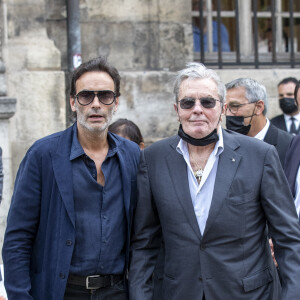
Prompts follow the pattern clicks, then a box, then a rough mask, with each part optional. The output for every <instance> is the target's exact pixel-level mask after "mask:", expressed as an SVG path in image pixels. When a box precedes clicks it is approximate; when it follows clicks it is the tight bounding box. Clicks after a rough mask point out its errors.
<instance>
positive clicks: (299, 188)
mask: <svg viewBox="0 0 300 300" xmlns="http://www.w3.org/2000/svg"><path fill="white" fill-rule="evenodd" d="M295 185H296V191H295V192H296V194H295V206H296V210H297V214H298V217H299V215H300V167H299V168H298V172H297V177H296V182H295Z"/></svg>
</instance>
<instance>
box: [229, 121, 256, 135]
mask: <svg viewBox="0 0 300 300" xmlns="http://www.w3.org/2000/svg"><path fill="white" fill-rule="evenodd" d="M251 120H252V119H251ZM250 127H251V124H249V125H244V117H242V116H226V128H227V129H229V130H232V131H235V132H238V133H241V134H244V135H247V134H248V132H249V130H250Z"/></svg>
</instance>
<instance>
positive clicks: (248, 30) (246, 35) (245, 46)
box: [239, 0, 253, 57]
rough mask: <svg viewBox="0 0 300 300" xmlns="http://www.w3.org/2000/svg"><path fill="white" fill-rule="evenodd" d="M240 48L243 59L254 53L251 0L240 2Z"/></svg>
mask: <svg viewBox="0 0 300 300" xmlns="http://www.w3.org/2000/svg"><path fill="white" fill-rule="evenodd" d="M239 11H240V13H239V23H240V46H241V55H242V57H248V56H250V55H251V54H252V53H253V48H252V16H251V12H252V10H251V0H239Z"/></svg>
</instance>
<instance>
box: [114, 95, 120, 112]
mask: <svg viewBox="0 0 300 300" xmlns="http://www.w3.org/2000/svg"><path fill="white" fill-rule="evenodd" d="M118 106H119V97H117V98H116V101H115V105H114V113H115V112H116V111H117V110H118Z"/></svg>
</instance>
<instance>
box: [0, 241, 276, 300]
mask: <svg viewBox="0 0 300 300" xmlns="http://www.w3.org/2000/svg"><path fill="white" fill-rule="evenodd" d="M269 244H270V247H271V253H272V258H273V262H274V264H275V267H276V268H278V264H277V261H276V259H275V255H274V245H273V242H272V239H269ZM0 300H1V299H0Z"/></svg>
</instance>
